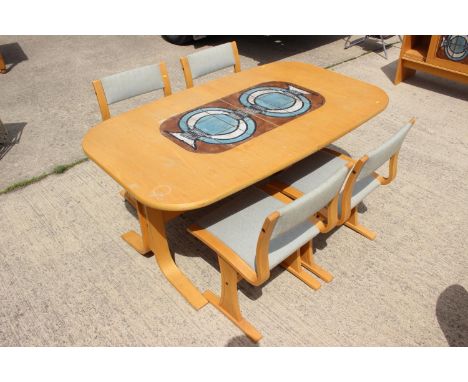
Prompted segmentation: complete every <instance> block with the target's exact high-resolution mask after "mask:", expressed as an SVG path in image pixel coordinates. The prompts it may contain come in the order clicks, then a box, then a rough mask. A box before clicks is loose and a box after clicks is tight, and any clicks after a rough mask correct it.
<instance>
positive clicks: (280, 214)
mask: <svg viewBox="0 0 468 382" xmlns="http://www.w3.org/2000/svg"><path fill="white" fill-rule="evenodd" d="M349 171H350V168H349V167H343V168H341V169H340V170H338V171H337V172H336V173H334V174H333V175H332V176H331V177H329V178H328V179H327V180H326V181H324V182H323V183H322V184H321V185H320V186H319V187H317V188H316V189H314V190H313V191H311V192H309V193H307V194H305V195H304V196H302V197H300V198H298V199H296V200H294V201H293V202H291V203H289V204H286V205H285V206H284V207H281V208H280V209H278V210H277V211H275V212H273V213H272V214H270V215H269V216H268V217H267V218H266V219H265V223H264V225H263V228H262V231H261V233H260V235H259V239H258V244H257V254H256V259H255V263H256V269H257V274H258V275H259V277H260V278H261V277H262V276H263V275H266V274H267V273H268V272H269V266H268V264H269V263H270V262H269V260H268V256H269V255H270V253H271V249H270V244H271V242H272V241H274V240H275V239H280V240H276V243H275V252H276V253H280V254H281V255H280V257H281V259H276V260H277V262H278V261H282V260H284V259H286V258H287V257H289V256H290V255H291V254H292V253H294V251H296V250H297V249H299V248H300V247H301V246H302V245H304V244H306V242H307V241H309V240H311V239H312V238H313V237H314V236H315V235H316V234H317V230H314V229H312V227H311V226H310V225H307V227H308V228H309V231H310V233H307V232H304V231H303V230H301V229H299V230H297V229H296V228H297V227H300V226H301V224H303V223H305V222H306V221H307V220H309V219H310V218H311V217H314V216H315V214H316V213H317V212H318V211H320V210H321V209H322V208H323V207H325V206H327V205H328V204H329V203H330V202H332V200H335V201H336V200H337V197H338V193H339V191H340V189H341V187H342V185H343V183H344V181H345V179H346V177H347V175H348V173H349ZM335 213H336V209H335ZM299 236H300V237H299ZM286 237H287V240H283V238H286ZM296 239H301V240H305V242H301V243H298V241H297V240H296ZM278 242H279V243H280V245H279V246H278ZM275 256H276V255H275ZM267 268H268V269H267Z"/></svg>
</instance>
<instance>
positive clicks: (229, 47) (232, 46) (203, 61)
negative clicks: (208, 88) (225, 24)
mask: <svg viewBox="0 0 468 382" xmlns="http://www.w3.org/2000/svg"><path fill="white" fill-rule="evenodd" d="M180 63H181V64H182V70H183V71H184V77H185V84H186V86H187V88H191V87H193V80H194V79H196V78H199V77H202V76H205V75H207V74H208V73H213V72H216V71H218V70H221V69H224V68H228V67H230V66H233V67H234V72H235V73H237V72H240V71H241V66H240V59H239V52H238V51H237V44H236V42H235V41H232V42H228V43H226V44H222V45H218V46H215V47H212V48H208V49H204V50H202V51H200V52H195V53H192V54H189V55H188V56H186V57H181V59H180Z"/></svg>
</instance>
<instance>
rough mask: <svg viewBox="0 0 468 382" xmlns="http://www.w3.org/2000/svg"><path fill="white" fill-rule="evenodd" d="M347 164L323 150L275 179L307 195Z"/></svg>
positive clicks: (289, 168)
mask: <svg viewBox="0 0 468 382" xmlns="http://www.w3.org/2000/svg"><path fill="white" fill-rule="evenodd" d="M347 163H348V162H347V161H346V160H345V159H342V158H340V157H337V156H335V155H333V154H331V153H329V152H327V151H324V150H321V151H318V152H316V153H315V154H312V155H311V156H309V157H307V158H305V159H303V160H301V161H300V162H298V163H296V164H294V165H292V166H291V167H288V168H287V169H286V170H284V171H282V172H280V173H279V174H277V175H276V176H275V179H276V180H279V181H280V182H282V183H285V184H288V185H290V186H293V187H294V188H297V189H298V190H299V191H301V192H302V193H304V194H305V193H307V192H310V191H312V190H314V189H316V188H317V187H318V186H320V185H321V184H323V183H324V182H325V181H327V179H329V178H330V176H332V175H333V174H335V173H336V172H337V171H338V170H340V169H341V168H343V167H346V165H347Z"/></svg>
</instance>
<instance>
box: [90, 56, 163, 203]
mask: <svg viewBox="0 0 468 382" xmlns="http://www.w3.org/2000/svg"><path fill="white" fill-rule="evenodd" d="M92 83H93V87H94V91H95V93H96V98H97V101H98V104H99V109H100V110H101V116H102V120H103V121H105V120H107V119H109V118H110V117H111V115H110V110H109V105H111V104H114V103H117V102H120V101H124V100H126V99H129V98H132V97H136V96H139V95H142V94H146V93H150V92H152V91H156V90H160V89H163V91H164V95H165V96H168V95H171V93H172V90H171V83H170V81H169V75H168V73H167V68H166V64H165V63H164V62H160V63H159V65H154V64H152V65H147V66H143V67H140V68H136V69H131V70H127V71H125V72H121V73H117V74H112V75H110V76H107V77H104V78H101V79H100V80H94V81H93V82H92ZM120 195H121V196H122V197H123V198H125V199H126V200H127V201H128V202H129V203H130V204H131V205H132V206H133V207H134V208H135V209H137V210H138V206H137V202H136V200H135V199H134V198H133V197H132V196H131V195H130V194H129V193H128V191H126V190H122V191H120Z"/></svg>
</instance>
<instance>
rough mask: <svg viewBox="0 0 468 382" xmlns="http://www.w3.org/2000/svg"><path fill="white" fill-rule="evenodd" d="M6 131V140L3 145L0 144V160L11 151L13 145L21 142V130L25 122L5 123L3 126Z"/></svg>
mask: <svg viewBox="0 0 468 382" xmlns="http://www.w3.org/2000/svg"><path fill="white" fill-rule="evenodd" d="M3 126H4V127H5V129H6V131H7V139H6V142H5V143H0V160H1V159H2V158H3V157H4V156H5V155H6V154H7V153H8V151H10V150H11V148H12V147H13V146H14V145H17V144H18V143H19V142H20V141H21V136H22V134H23V129H24V127H25V126H26V122H17V123H5V124H3Z"/></svg>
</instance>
